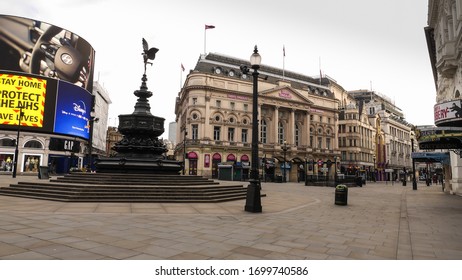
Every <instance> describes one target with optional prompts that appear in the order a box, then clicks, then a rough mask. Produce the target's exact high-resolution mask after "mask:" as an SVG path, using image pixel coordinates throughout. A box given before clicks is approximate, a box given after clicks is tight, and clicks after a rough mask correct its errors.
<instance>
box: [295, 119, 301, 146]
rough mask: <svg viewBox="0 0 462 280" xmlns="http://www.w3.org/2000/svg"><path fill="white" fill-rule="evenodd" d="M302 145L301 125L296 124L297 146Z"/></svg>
mask: <svg viewBox="0 0 462 280" xmlns="http://www.w3.org/2000/svg"><path fill="white" fill-rule="evenodd" d="M298 145H300V127H299V126H298V124H296V125H295V146H298Z"/></svg>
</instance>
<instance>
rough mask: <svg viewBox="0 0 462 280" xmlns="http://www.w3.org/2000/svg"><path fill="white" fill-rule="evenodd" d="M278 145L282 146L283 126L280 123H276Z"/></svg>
mask: <svg viewBox="0 0 462 280" xmlns="http://www.w3.org/2000/svg"><path fill="white" fill-rule="evenodd" d="M278 143H279V144H281V145H282V144H284V124H283V123H282V122H281V121H279V123H278Z"/></svg>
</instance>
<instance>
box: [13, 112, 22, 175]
mask: <svg viewBox="0 0 462 280" xmlns="http://www.w3.org/2000/svg"><path fill="white" fill-rule="evenodd" d="M17 108H18V109H19V118H18V134H17V135H16V147H15V149H14V162H13V178H16V173H17V172H18V156H19V132H20V131H21V119H22V116H23V112H22V107H21V106H19V107H17ZM15 111H17V110H15Z"/></svg>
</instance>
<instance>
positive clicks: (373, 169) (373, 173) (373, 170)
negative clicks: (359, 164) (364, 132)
mask: <svg viewBox="0 0 462 280" xmlns="http://www.w3.org/2000/svg"><path fill="white" fill-rule="evenodd" d="M372 160H374V166H373V167H372V179H373V180H374V182H375V181H376V180H377V179H376V177H375V176H376V175H375V155H373V156H372Z"/></svg>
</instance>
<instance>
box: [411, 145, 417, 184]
mask: <svg viewBox="0 0 462 280" xmlns="http://www.w3.org/2000/svg"><path fill="white" fill-rule="evenodd" d="M411 151H412V153H414V138H411ZM411 158H412V189H413V190H417V181H416V179H415V160H414V158H413V157H412V154H411Z"/></svg>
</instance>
